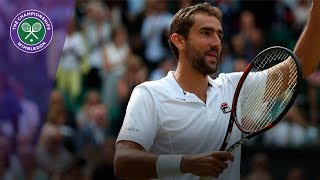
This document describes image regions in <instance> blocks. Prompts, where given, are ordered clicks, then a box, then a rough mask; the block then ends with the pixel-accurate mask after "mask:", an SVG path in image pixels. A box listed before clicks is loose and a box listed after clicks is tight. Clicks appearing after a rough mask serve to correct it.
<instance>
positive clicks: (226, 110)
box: [220, 102, 231, 114]
mask: <svg viewBox="0 0 320 180" xmlns="http://www.w3.org/2000/svg"><path fill="white" fill-rule="evenodd" d="M220 108H221V110H222V112H223V113H224V114H226V113H229V112H230V111H231V109H230V107H229V105H228V103H226V102H225V103H222V104H221V105H220Z"/></svg>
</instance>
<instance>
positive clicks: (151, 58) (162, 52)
mask: <svg viewBox="0 0 320 180" xmlns="http://www.w3.org/2000/svg"><path fill="white" fill-rule="evenodd" d="M146 8H148V9H147V14H146V16H145V18H144V20H143V24H142V29H141V39H142V40H143V42H144V44H145V52H144V57H145V59H146V65H147V66H148V69H149V70H150V72H151V71H153V70H154V69H156V68H157V66H158V64H159V63H160V62H161V60H163V58H164V57H165V56H166V55H167V54H169V53H170V51H167V49H166V47H164V45H163V39H162V38H163V35H164V33H166V32H168V30H169V26H170V23H171V21H172V18H173V15H172V14H171V13H169V12H168V10H167V1H165V0H151V1H148V4H147V7H146Z"/></svg>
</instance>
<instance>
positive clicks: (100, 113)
mask: <svg viewBox="0 0 320 180" xmlns="http://www.w3.org/2000/svg"><path fill="white" fill-rule="evenodd" d="M89 112H90V114H89V121H88V122H87V123H86V124H84V126H83V127H82V128H80V129H79V130H78V134H77V139H76V140H77V147H78V148H77V150H78V152H77V153H78V154H79V156H80V157H82V158H83V159H84V160H85V161H86V162H87V165H86V169H87V172H88V173H89V174H91V173H92V171H93V169H94V167H95V166H96V165H97V161H98V160H99V158H100V157H99V156H98V151H99V149H100V148H101V146H102V144H103V143H104V141H105V140H106V139H107V138H108V137H109V131H108V128H109V124H110V123H109V120H108V119H107V107H106V106H105V105H103V104H98V105H94V106H92V107H91V108H90V110H89Z"/></svg>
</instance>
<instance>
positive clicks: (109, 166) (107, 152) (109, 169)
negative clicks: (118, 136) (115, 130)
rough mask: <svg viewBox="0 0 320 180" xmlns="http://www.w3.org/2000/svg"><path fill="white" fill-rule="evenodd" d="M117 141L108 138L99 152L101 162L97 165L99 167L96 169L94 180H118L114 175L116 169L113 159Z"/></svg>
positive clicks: (93, 174)
mask: <svg viewBox="0 0 320 180" xmlns="http://www.w3.org/2000/svg"><path fill="white" fill-rule="evenodd" d="M114 144H115V139H114V138H108V139H106V140H105V142H104V143H103V144H102V146H101V148H100V150H99V152H98V153H99V155H98V156H99V157H100V158H99V161H98V163H97V167H96V168H95V169H94V171H93V173H92V179H93V180H104V179H106V178H108V179H109V180H116V179H118V178H117V177H115V175H114V167H113V157H114V152H115V147H114Z"/></svg>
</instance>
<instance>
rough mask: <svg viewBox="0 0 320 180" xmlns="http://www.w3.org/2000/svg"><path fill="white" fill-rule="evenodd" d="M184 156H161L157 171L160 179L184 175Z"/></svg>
mask: <svg viewBox="0 0 320 180" xmlns="http://www.w3.org/2000/svg"><path fill="white" fill-rule="evenodd" d="M182 157H183V155H160V156H159V157H158V159H157V164H156V170H157V175H158V177H159V178H161V177H166V176H175V175H179V174H182V173H181V171H180V163H181V159H182Z"/></svg>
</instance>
